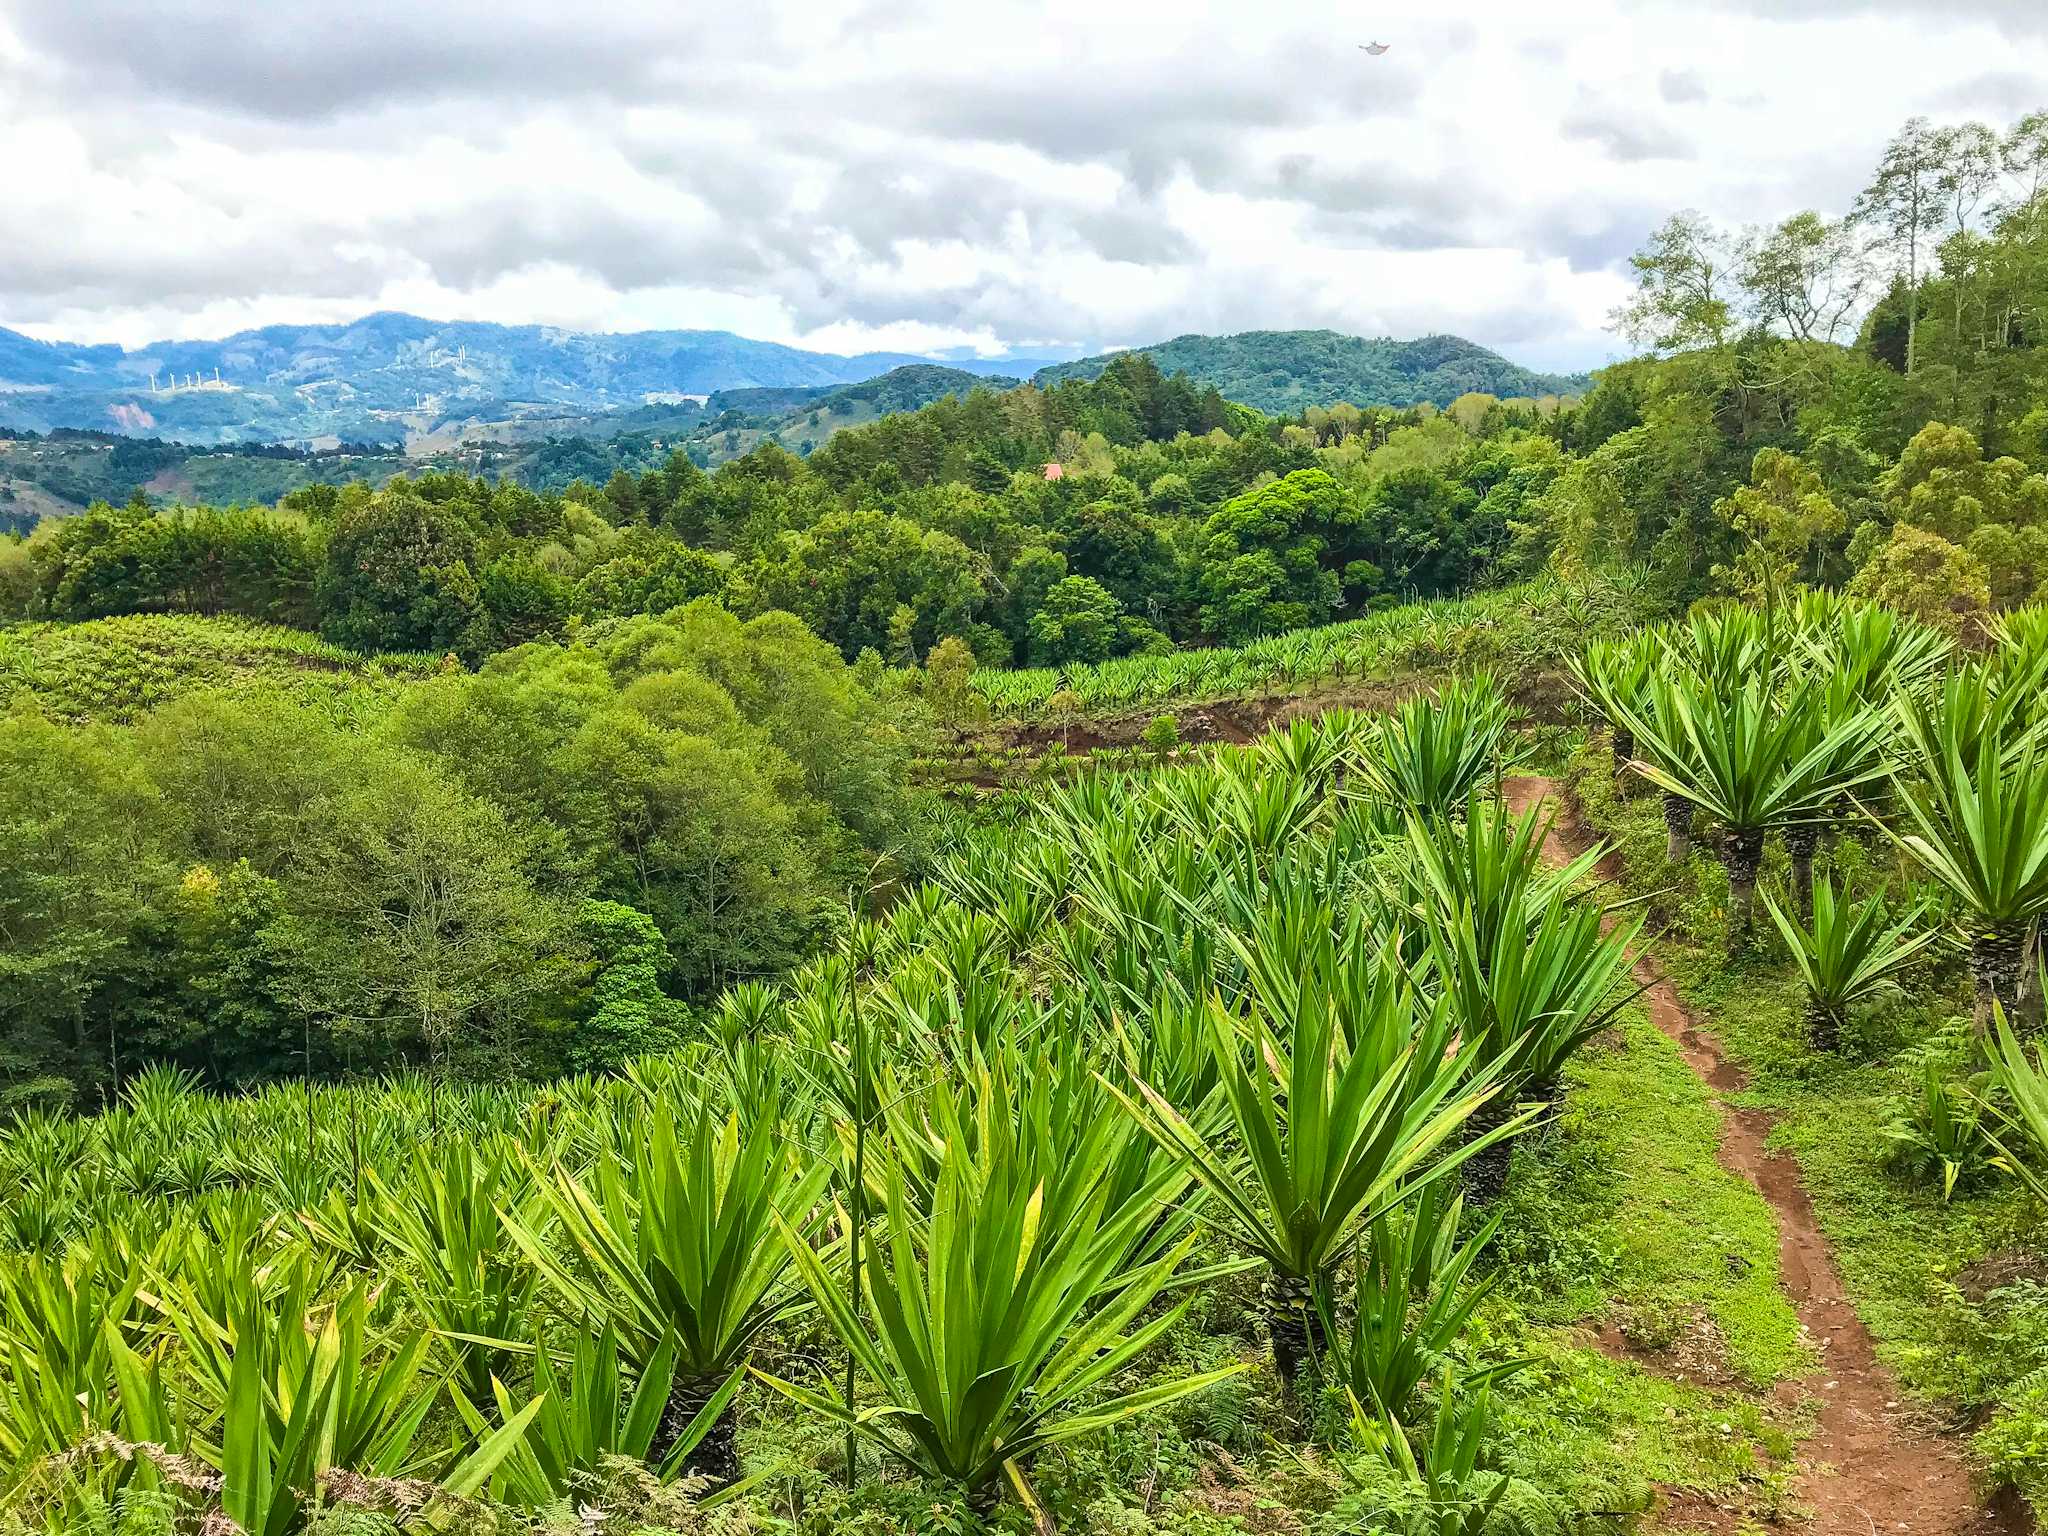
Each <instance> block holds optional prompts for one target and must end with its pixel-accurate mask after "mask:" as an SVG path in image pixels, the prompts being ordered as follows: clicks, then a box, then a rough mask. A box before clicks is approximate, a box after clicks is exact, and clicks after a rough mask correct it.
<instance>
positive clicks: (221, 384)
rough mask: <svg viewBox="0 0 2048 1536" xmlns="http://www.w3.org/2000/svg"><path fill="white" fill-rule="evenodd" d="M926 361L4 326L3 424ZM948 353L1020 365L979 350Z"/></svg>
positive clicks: (566, 397) (357, 410) (333, 420)
mask: <svg viewBox="0 0 2048 1536" xmlns="http://www.w3.org/2000/svg"><path fill="white" fill-rule="evenodd" d="M1040 360H1041V358H1039V357H1034V358H1032V359H1030V361H1031V362H1037V361H1040ZM930 363H931V360H930V359H928V358H922V357H916V356H912V355H909V354H906V353H897V352H868V353H862V354H860V355H858V356H854V357H840V356H836V355H834V354H831V353H824V352H806V351H803V350H801V349H800V348H796V347H788V346H782V345H780V344H778V343H775V342H766V341H750V340H748V339H747V338H745V337H743V336H735V335H733V334H732V333H731V332H729V331H636V332H626V333H618V334H612V333H600V332H588V331H567V330H558V329H555V328H552V327H547V326H537V325H519V326H508V325H491V324H485V323H482V322H474V321H457V322H442V321H436V320H425V319H421V318H420V317H419V316H417V315H405V314H392V313H384V314H375V315H370V316H367V317H366V318H364V319H362V320H358V321H356V322H354V323H352V324H349V325H306V326H282V325H280V326H266V327H264V328H263V329H261V330H253V331H242V332H238V333H237V334H235V335H233V336H229V337H225V338H223V339H221V340H218V341H178V342H158V343H154V344H152V345H150V346H147V347H142V348H138V349H136V350H134V351H127V350H124V349H122V348H120V347H114V346H77V345H72V344H69V343H64V342H43V341H36V340H33V339H31V338H30V337H27V336H23V335H21V334H19V333H17V332H14V331H7V330H0V422H5V423H7V424H9V425H12V426H16V427H22V428H30V429H34V430H39V431H47V430H49V429H51V428H53V427H81V428H90V429H97V430H100V431H114V432H124V433H129V434H132V435H137V436H157V437H164V438H174V439H177V440H179V441H182V442H190V443H205V444H218V443H232V442H241V441H248V440H261V441H300V442H311V441H318V440H322V439H351V440H356V441H365V442H385V443H405V442H411V441H413V440H415V439H418V438H421V437H427V438H436V439H443V440H446V441H449V442H452V441H455V440H458V439H459V438H461V437H465V436H477V435H496V434H495V433H494V432H493V430H492V429H494V428H496V427H498V426H500V425H503V424H507V423H515V424H516V423H518V422H520V421H524V420H527V419H529V418H533V417H546V418H552V419H559V418H562V417H563V416H565V415H568V416H575V417H581V418H584V419H589V418H594V417H597V416H602V415H605V414H608V413H611V412H615V411H620V410H631V409H634V408H638V407H641V406H645V405H649V404H678V403H682V402H683V401H684V400H685V399H686V397H691V396H708V395H712V394H716V393H718V392H720V391H726V390H737V389H770V390H790V389H806V390H824V389H832V388H835V387H837V386H840V385H844V384H854V383H859V382H862V381H864V380H867V379H871V378H874V377H875V376H877V375H879V374H884V373H887V372H888V371H890V370H891V369H894V368H898V367H902V366H905V365H920V366H922V365H930ZM946 366H947V367H949V368H952V369H954V370H956V371H961V372H965V373H970V374H1001V373H1015V372H1019V371H1021V370H1020V369H1019V367H1018V364H1017V363H1015V362H1003V361H997V362H984V361H982V360H979V359H971V360H968V361H964V362H960V363H957V364H948V365H946Z"/></svg>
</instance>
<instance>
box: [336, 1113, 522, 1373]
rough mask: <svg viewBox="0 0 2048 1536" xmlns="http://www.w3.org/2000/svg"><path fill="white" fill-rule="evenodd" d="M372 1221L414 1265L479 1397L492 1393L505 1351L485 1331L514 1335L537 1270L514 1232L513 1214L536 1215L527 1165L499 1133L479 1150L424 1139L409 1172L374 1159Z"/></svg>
mask: <svg viewBox="0 0 2048 1536" xmlns="http://www.w3.org/2000/svg"><path fill="white" fill-rule="evenodd" d="M368 1178H369V1180H370V1183H371V1187H372V1188H373V1189H374V1190H375V1191H376V1194H377V1199H376V1202H375V1204H374V1206H373V1209H372V1212H371V1217H370V1219H371V1221H372V1222H373V1223H374V1225H375V1226H376V1227H377V1229H378V1230H379V1231H380V1232H381V1233H382V1234H383V1236H384V1239H385V1241H386V1242H388V1243H389V1244H390V1245H391V1247H392V1248H394V1249H395V1250H396V1251H397V1252H398V1253H400V1254H402V1255H403V1256H404V1257H405V1258H406V1259H407V1260H408V1261H409V1265H408V1268H407V1270H406V1272H405V1287H406V1292H407V1295H408V1297H409V1298H410V1300H411V1302H412V1305H413V1307H414V1308H415V1310H417V1311H418V1313H419V1315H420V1316H421V1317H422V1318H424V1319H425V1320H426V1321H427V1322H428V1323H429V1324H430V1325H431V1326H432V1327H433V1328H434V1330H435V1332H436V1333H437V1334H438V1336H439V1337H440V1338H442V1339H443V1340H445V1341H446V1342H447V1345H448V1347H449V1348H450V1349H451V1350H452V1351H453V1352H454V1357H455V1366H456V1374H457V1379H458V1380H459V1381H460V1383H461V1386H462V1389H463V1391H464V1392H465V1393H466V1394H467V1395H468V1397H469V1400H470V1401H471V1402H473V1403H488V1402H489V1401H490V1400H491V1383H492V1378H493V1377H494V1376H496V1375H499V1374H501V1373H502V1372H503V1370H504V1367H505V1364H506V1361H507V1359H508V1358H509V1356H508V1355H507V1353H506V1352H505V1351H504V1350H501V1349H498V1348H496V1347H494V1346H493V1345H491V1344H490V1343H488V1342H485V1341H487V1340H492V1339H504V1338H508V1337H510V1336H511V1335H512V1334H513V1333H514V1332H516V1331H517V1330H518V1329H519V1328H520V1327H521V1326H522V1320H523V1319H524V1318H525V1317H526V1315H527V1313H528V1312H529V1310H530V1309H531V1307H532V1304H533V1293H534V1289H535V1284H536V1281H537V1279H538V1276H537V1275H536V1273H535V1271H534V1268H533V1265H532V1264H531V1263H530V1262H529V1261H528V1259H527V1257H526V1255H525V1253H524V1252H522V1251H521V1249H520V1248H519V1245H518V1244H517V1243H516V1242H514V1241H513V1238H512V1234H511V1228H510V1225H509V1221H508V1217H507V1215H506V1214H505V1213H508V1212H509V1213H512V1215H513V1218H514V1219H518V1220H523V1221H525V1222H526V1223H528V1224H529V1225H533V1224H535V1223H537V1221H538V1213H537V1211H536V1210H535V1209H534V1195H533V1192H532V1189H531V1183H530V1180H529V1178H528V1176H527V1174H526V1171H525V1170H524V1169H523V1168H522V1167H521V1165H520V1164H519V1163H518V1162H517V1161H516V1160H515V1158H514V1156H513V1153H512V1151H511V1149H510V1147H509V1146H508V1145H507V1144H505V1143H503V1142H499V1143H496V1144H493V1145H490V1146H487V1147H486V1148H484V1149H483V1150H482V1152H481V1153H479V1152H477V1151H475V1150H472V1148H471V1147H470V1145H469V1144H468V1143H467V1142H465V1141H450V1142H447V1143H446V1144H444V1145H443V1146H441V1147H440V1148H439V1149H437V1150H433V1151H430V1150H428V1149H426V1148H421V1149H420V1150H419V1151H417V1152H416V1153H415V1154H414V1157H413V1161H412V1163H411V1165H410V1167H409V1168H408V1169H407V1172H406V1176H405V1177H404V1178H402V1179H400V1180H397V1181H395V1182H394V1183H389V1184H387V1183H386V1182H385V1180H384V1179H383V1178H382V1176H381V1175H379V1174H378V1173H377V1171H376V1170H375V1169H374V1168H373V1169H371V1170H370V1171H369V1174H368Z"/></svg>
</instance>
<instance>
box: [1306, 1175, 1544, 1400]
mask: <svg viewBox="0 0 2048 1536" xmlns="http://www.w3.org/2000/svg"><path fill="white" fill-rule="evenodd" d="M1448 1187H1449V1186H1448V1185H1446V1184H1433V1185H1431V1186H1430V1187H1429V1188H1427V1189H1425V1190H1424V1191H1423V1192H1422V1193H1421V1194H1420V1195H1419V1196H1418V1197H1416V1199H1415V1200H1413V1201H1411V1202H1404V1203H1403V1204H1402V1205H1400V1206H1397V1207H1395V1208H1394V1209H1393V1210H1390V1211H1387V1212H1386V1213H1384V1214H1383V1215H1381V1216H1380V1217H1379V1218H1378V1219H1377V1220H1376V1221H1374V1222H1373V1224H1372V1228H1371V1231H1370V1232H1369V1234H1368V1235H1367V1237H1366V1239H1365V1240H1364V1241H1363V1242H1361V1243H1360V1244H1359V1245H1358V1249H1357V1252H1356V1255H1355V1257H1354V1261H1353V1264H1354V1272H1353V1277H1352V1286H1351V1297H1350V1301H1351V1311H1350V1316H1349V1319H1348V1321H1347V1319H1345V1318H1344V1317H1343V1316H1342V1315H1341V1313H1340V1309H1339V1307H1338V1305H1337V1298H1336V1297H1335V1296H1333V1295H1331V1294H1330V1293H1329V1292H1328V1291H1327V1290H1324V1291H1319V1292H1318V1293H1317V1296H1316V1304H1317V1310H1318V1312H1319V1314H1320V1316H1321V1319H1322V1323H1323V1330H1324V1333H1325V1336H1326V1337H1328V1338H1331V1339H1334V1340H1338V1341H1340V1342H1338V1343H1336V1344H1335V1345H1333V1347H1332V1348H1331V1350H1330V1355H1329V1369H1330V1372H1331V1375H1332V1376H1333V1377H1334V1378H1335V1380H1336V1381H1337V1382H1338V1383H1339V1384H1341V1385H1342V1386H1343V1387H1344V1389H1345V1390H1346V1391H1347V1392H1348V1393H1350V1395H1351V1398H1352V1400H1353V1401H1354V1402H1360V1403H1368V1404H1370V1405H1372V1407H1373V1409H1374V1410H1375V1411H1377V1412H1381V1413H1384V1414H1386V1415H1387V1416H1388V1417H1389V1418H1392V1419H1395V1420H1397V1421H1400V1422H1402V1423H1406V1422H1407V1420H1408V1414H1409V1410H1410V1407H1411V1405H1412V1403H1413V1400H1414V1397H1415V1393H1416V1391H1417V1389H1418V1388H1420V1387H1421V1385H1422V1383H1423V1382H1424V1381H1425V1380H1427V1379H1428V1377H1429V1376H1430V1374H1431V1373H1432V1372H1434V1371H1437V1370H1439V1369H1441V1368H1442V1367H1443V1366H1444V1364H1445V1360H1446V1356H1447V1353H1448V1351H1449V1350H1450V1348H1451V1346H1452V1345H1453V1344H1455V1343H1456V1342H1457V1340H1458V1338H1459V1336H1460V1335H1462V1334H1463V1333H1464V1331H1465V1324H1466V1323H1467V1321H1469V1320H1470V1318H1471V1316H1472V1313H1473V1311H1474V1309H1475V1308H1477V1307H1478V1305H1479V1304H1480V1303H1481V1302H1482V1301H1484V1300H1485V1299H1486V1296H1487V1293H1488V1292H1490V1291H1491V1290H1492V1289H1493V1288H1494V1286H1495V1285H1497V1284H1498V1283H1499V1282H1500V1280H1501V1279H1502V1274H1501V1272H1500V1271H1495V1272H1494V1273H1493V1274H1491V1275H1488V1276H1487V1277H1486V1278H1485V1279H1483V1280H1480V1281H1479V1282H1477V1283H1476V1284H1472V1285H1467V1284H1466V1283H1465V1279H1466V1276H1467V1275H1468V1274H1469V1273H1470V1272H1471V1270H1472V1266H1473V1264H1474V1263H1475V1262H1476V1261H1477V1260H1478V1258H1479V1256H1480V1254H1481V1253H1483V1252H1484V1251H1485V1250H1486V1247H1487V1245H1488V1244H1489V1243H1491V1242H1492V1241H1493V1239H1494V1235H1495V1234H1496V1233H1497V1232H1499V1230H1500V1224H1501V1220H1502V1217H1503V1214H1504V1213H1502V1212H1498V1211H1496V1212H1495V1213H1494V1215H1493V1216H1492V1217H1491V1218H1490V1219H1488V1220H1487V1221H1486V1222H1485V1223H1484V1224H1482V1225H1481V1226H1480V1227H1479V1229H1478V1230H1477V1231H1476V1232H1474V1233H1473V1234H1472V1236H1471V1237H1469V1238H1467V1239H1466V1240H1465V1241H1464V1242H1463V1243H1462V1244H1461V1243H1459V1241H1458V1229H1459V1225H1460V1221H1461V1219H1462V1217H1463V1215H1464V1208H1465V1203H1464V1200H1463V1198H1462V1197H1461V1196H1457V1195H1451V1196H1448V1197H1446V1195H1445V1193H1444V1191H1445V1190H1446V1189H1447V1188H1448ZM1516 1364H1517V1365H1518V1364H1519V1362H1517V1363H1516ZM1514 1368H1516V1366H1508V1367H1501V1368H1496V1369H1495V1370H1493V1371H1492V1372H1490V1373H1489V1374H1490V1377H1491V1378H1492V1379H1498V1378H1499V1377H1500V1376H1502V1375H1505V1374H1507V1373H1508V1371H1509V1370H1511V1369H1514Z"/></svg>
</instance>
